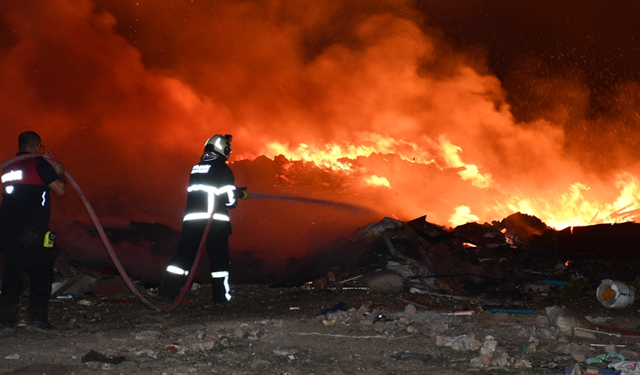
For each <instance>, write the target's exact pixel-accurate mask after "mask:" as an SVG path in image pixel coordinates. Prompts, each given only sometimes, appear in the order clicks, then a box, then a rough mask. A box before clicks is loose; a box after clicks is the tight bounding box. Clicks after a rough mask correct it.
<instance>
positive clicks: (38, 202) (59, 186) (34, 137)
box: [0, 131, 66, 332]
mask: <svg viewBox="0 0 640 375" xmlns="http://www.w3.org/2000/svg"><path fill="white" fill-rule="evenodd" d="M18 151H19V152H18V154H17V155H18V156H20V155H25V154H34V155H37V157H32V158H28V159H24V160H20V161H17V162H14V163H12V164H9V165H8V166H7V167H6V168H5V169H4V170H3V171H2V205H0V251H2V253H3V255H4V277H3V282H2V294H0V322H1V324H2V331H4V332H10V331H13V330H14V328H15V324H16V320H17V319H16V318H17V313H18V301H19V300H20V294H21V291H22V283H23V280H24V275H25V273H26V274H28V275H29V278H30V286H29V306H28V313H29V319H28V322H27V326H26V328H27V329H28V330H33V331H39V332H52V331H56V328H55V327H53V326H52V325H51V324H50V323H49V321H48V311H47V308H48V304H49V297H50V295H51V284H52V283H53V263H54V259H55V256H54V252H53V239H55V235H54V234H53V233H51V232H50V231H49V216H50V213H51V196H50V192H53V193H54V194H55V195H58V196H63V195H65V193H66V180H65V177H64V174H65V169H64V166H63V165H62V164H61V163H60V162H58V161H53V160H52V155H51V152H50V151H47V152H43V151H44V145H42V143H41V141H40V136H39V135H38V134H37V133H35V132H32V131H26V132H24V133H22V134H20V136H18Z"/></svg>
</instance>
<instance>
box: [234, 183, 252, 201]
mask: <svg viewBox="0 0 640 375" xmlns="http://www.w3.org/2000/svg"><path fill="white" fill-rule="evenodd" d="M235 197H236V199H242V200H245V199H247V198H249V192H248V191H247V187H246V186H245V187H239V188H236V190H235Z"/></svg>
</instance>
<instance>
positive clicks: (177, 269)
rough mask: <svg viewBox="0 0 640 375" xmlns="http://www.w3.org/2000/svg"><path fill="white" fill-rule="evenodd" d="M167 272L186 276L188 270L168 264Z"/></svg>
mask: <svg viewBox="0 0 640 375" xmlns="http://www.w3.org/2000/svg"><path fill="white" fill-rule="evenodd" d="M167 272H169V273H173V274H176V275H180V276H188V275H189V271H188V270H183V269H182V268H180V267H176V266H168V267H167Z"/></svg>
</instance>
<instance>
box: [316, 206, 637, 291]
mask: <svg viewBox="0 0 640 375" xmlns="http://www.w3.org/2000/svg"><path fill="white" fill-rule="evenodd" d="M608 227H609V231H608V232H607V233H609V236H607V235H605V234H604V233H602V231H603V229H602V228H600V227H599V226H595V227H583V228H580V229H579V230H578V229H577V228H574V229H576V233H590V234H591V235H592V236H595V237H598V236H600V237H599V238H600V240H599V241H598V242H593V243H594V244H600V245H601V248H600V249H601V250H600V252H601V253H604V252H606V251H607V250H610V249H612V248H613V247H618V249H614V250H613V251H614V253H616V254H622V251H621V250H620V247H619V246H620V241H617V242H616V241H615V239H616V238H618V239H619V236H616V237H613V236H611V233H610V232H612V231H613V233H620V231H622V232H623V233H627V234H628V233H629V231H630V228H631V227H633V228H635V229H636V230H637V229H638V224H635V223H625V224H615V225H608ZM612 228H613V229H612ZM570 229H571V228H569V229H567V230H564V231H560V232H558V231H556V230H554V229H552V228H550V227H548V226H547V225H545V224H544V223H543V222H542V221H541V220H539V219H538V218H536V217H534V216H530V215H526V214H522V213H515V214H513V215H510V216H508V217H506V218H505V219H503V220H501V221H494V222H492V223H490V224H489V223H484V224H479V223H467V224H464V225H460V226H457V227H455V228H445V227H442V226H438V225H435V224H433V223H430V222H428V221H426V217H425V216H422V217H419V218H416V219H414V220H411V221H408V222H402V221H398V220H395V219H392V218H389V217H386V218H384V219H383V220H382V221H380V222H378V223H372V224H369V225H368V226H366V227H364V228H361V229H359V230H358V231H356V232H355V233H354V235H353V236H352V237H351V238H350V239H349V240H348V241H343V242H342V243H341V244H340V245H339V246H338V248H339V249H340V250H338V251H337V253H345V252H349V251H350V250H353V249H358V250H357V251H358V252H360V253H361V254H363V255H362V256H361V258H359V260H358V261H357V263H356V264H355V265H354V267H353V269H354V270H355V271H354V272H355V273H356V274H358V275H362V277H361V278H360V284H361V285H363V286H366V287H369V288H370V289H372V290H374V291H378V292H392V291H399V290H400V288H404V289H406V290H410V291H411V292H415V293H427V294H429V293H438V294H446V295H486V296H494V297H495V296H500V297H509V298H513V299H519V298H521V297H522V294H523V293H525V292H527V291H530V290H533V289H535V290H537V288H538V286H536V285H537V284H545V282H543V280H546V281H549V280H550V279H556V280H555V281H556V282H557V283H559V284H562V285H568V284H569V281H568V280H571V279H572V278H575V277H576V276H578V277H580V278H584V280H585V282H591V283H599V282H600V281H601V280H602V279H607V278H613V279H617V280H624V281H629V282H631V281H634V280H635V279H636V277H637V276H638V271H637V267H636V266H635V265H634V264H633V263H629V262H628V261H633V259H635V255H634V254H629V255H628V256H627V257H626V258H625V257H621V258H620V259H618V260H619V261H621V262H611V261H609V260H611V259H609V258H607V257H606V256H605V257H601V258H597V257H596V256H595V254H594V253H592V254H591V255H592V257H591V258H589V259H588V262H585V261H584V259H585V258H584V257H582V258H577V259H576V260H573V259H572V258H571V257H570V256H571V255H573V254H572V253H571V250H572V249H574V248H575V247H576V246H580V245H581V244H584V242H585V235H580V236H576V237H573V236H571V234H570V233H569V234H567V233H565V232H567V231H569V232H570ZM622 238H623V239H628V238H626V237H622ZM607 239H608V240H609V241H610V242H609V243H607V242H606V241H607ZM603 241H604V242H603ZM607 245H608V246H607ZM593 246H596V245H592V247H593ZM366 249H369V250H368V251H367V250H366ZM622 249H624V248H622ZM625 261H627V262H625ZM623 262H624V264H623ZM314 263H315V264H317V263H318V262H317V261H315V260H314ZM330 273H331V274H333V273H335V272H333V271H332V272H330ZM324 283H326V280H323V278H320V279H318V280H316V282H315V283H314V284H318V285H324ZM548 286H549V285H546V286H542V288H543V289H544V288H547V289H548Z"/></svg>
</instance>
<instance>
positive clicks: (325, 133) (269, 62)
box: [0, 0, 640, 259]
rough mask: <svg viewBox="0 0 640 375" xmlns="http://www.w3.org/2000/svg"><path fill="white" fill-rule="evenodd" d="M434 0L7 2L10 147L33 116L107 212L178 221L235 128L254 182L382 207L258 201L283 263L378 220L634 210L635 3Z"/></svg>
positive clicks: (252, 185) (556, 218)
mask: <svg viewBox="0 0 640 375" xmlns="http://www.w3.org/2000/svg"><path fill="white" fill-rule="evenodd" d="M419 3H420V2H417V3H416V2H412V1H402V0H401V1H396V0H388V1H387V0H382V1H375V2H374V1H370V2H366V1H365V2H350V1H313V2H298V1H293V0H292V1H289V0H285V1H279V0H278V1H276V0H266V1H253V0H248V1H242V2H237V1H218V2H209V1H202V0H193V1H183V0H166V1H160V2H158V1H147V0H140V1H128V0H113V1H102V0H52V1H47V2H20V1H13V2H3V3H2V5H1V6H0V81H1V82H2V85H0V102H1V103H2V105H1V106H0V123H1V124H2V127H1V129H2V131H3V136H2V137H1V138H0V146H1V149H2V150H4V151H3V155H4V156H3V159H5V160H6V159H8V158H10V157H11V156H13V153H14V150H15V148H16V145H15V143H16V141H15V139H16V138H17V135H18V134H19V133H20V132H21V131H24V130H27V129H29V130H34V131H37V132H39V133H40V134H41V135H42V137H43V142H44V143H45V144H46V145H47V146H48V147H49V148H51V150H52V151H53V152H54V155H55V157H56V158H57V159H59V160H60V161H62V162H63V163H64V164H65V166H66V167H67V170H68V171H69V172H70V173H71V174H72V175H73V176H74V177H75V179H76V180H77V181H78V183H79V184H80V185H81V186H82V188H83V190H84V191H85V193H86V194H87V197H88V199H89V200H90V201H91V203H92V204H93V205H94V208H95V210H96V213H97V214H98V215H99V216H100V217H101V219H103V220H105V221H109V220H111V221H114V222H117V221H118V220H120V221H122V220H124V221H128V220H136V221H140V222H160V223H166V224H167V225H169V226H171V227H174V228H178V229H179V227H180V220H181V217H182V214H183V210H184V204H185V200H186V194H185V186H186V184H187V180H188V172H189V170H190V169H191V166H192V165H193V164H194V163H195V162H197V160H198V158H199V156H200V154H201V152H202V145H203V144H204V141H205V140H206V139H208V138H209V137H210V136H212V135H213V134H216V133H222V134H225V133H228V134H233V136H234V137H233V139H234V142H233V146H234V153H233V154H232V158H231V160H230V164H231V166H232V169H233V170H234V172H235V173H236V181H237V184H238V185H240V186H247V187H248V188H249V192H255V193H264V194H265V195H267V194H286V195H291V196H303V197H308V198H313V199H322V200H330V201H337V202H346V203H350V204H354V205H360V206H364V207H366V208H368V209H369V210H373V211H374V212H375V215H371V214H366V215H365V214H362V213H356V212H351V211H345V210H342V209H336V208H331V207H325V206H320V205H316V206H313V205H310V204H303V203H294V202H291V201H286V202H284V201H283V202H277V201H269V200H266V199H265V200H260V201H259V200H255V201H251V200H249V201H247V202H242V203H243V204H241V205H240V206H239V207H238V209H237V210H236V211H235V212H233V214H232V221H233V226H234V229H233V230H234V235H233V236H232V237H231V241H232V247H233V248H234V249H240V250H247V251H251V252H254V253H256V254H260V255H261V256H264V257H265V258H269V259H271V258H276V257H275V256H274V254H277V255H278V256H279V257H280V258H284V257H297V256H301V255H304V254H306V253H307V252H308V251H310V250H309V249H310V248H316V247H318V246H319V244H320V242H323V243H326V242H328V241H330V240H332V239H334V238H336V237H338V236H349V235H350V234H351V233H353V231H354V230H355V229H357V228H359V227H362V226H364V225H366V224H367V223H369V222H371V221H376V220H380V219H382V218H383V217H384V216H390V217H395V218H398V219H400V220H410V219H413V218H416V217H420V216H422V215H427V217H428V219H429V221H430V222H433V223H438V224H441V225H446V226H456V225H459V224H464V223H466V222H469V221H479V222H484V221H493V220H501V219H502V218H504V217H506V216H508V215H510V214H512V213H514V212H522V213H526V214H529V215H534V216H537V217H538V218H540V219H541V220H542V221H544V222H545V223H546V224H547V225H549V226H552V227H554V228H556V229H562V228H564V227H568V226H576V225H587V224H595V223H613V222H621V221H629V220H635V219H636V217H637V215H638V213H639V212H640V211H639V210H640V202H638V176H640V156H639V155H638V152H637V145H638V143H639V142H640V131H638V128H639V127H640V117H639V116H638V110H637V108H639V107H640V106H639V105H638V103H640V85H638V83H639V82H640V72H638V64H637V61H638V60H640V50H638V49H637V48H636V47H637V40H640V35H638V34H639V33H640V31H638V30H639V29H638V28H637V27H635V23H636V20H635V18H634V17H633V14H635V13H634V12H631V11H628V9H625V8H624V5H622V4H616V5H609V6H610V7H612V8H615V9H617V10H616V12H618V13H619V14H618V16H619V17H618V18H617V19H616V21H615V24H621V25H628V27H627V28H624V27H621V28H620V30H622V31H621V32H620V33H619V34H618V33H617V31H615V30H612V29H605V27H604V26H602V25H601V24H600V23H599V22H597V20H599V19H600V13H599V12H598V11H597V10H591V11H590V10H589V9H590V8H589V6H588V5H585V4H582V3H580V4H578V5H577V6H579V7H580V9H586V10H585V11H584V12H578V13H576V12H572V11H571V7H567V8H566V9H564V8H563V9H555V8H554V9H553V11H547V10H544V9H539V8H538V7H541V6H544V5H540V4H537V3H536V2H532V3H531V4H526V5H525V4H521V5H519V6H522V7H526V8H527V10H525V11H523V10H522V9H520V8H518V10H517V11H515V10H514V9H513V6H512V2H510V1H508V0H502V1H496V2H492V3H491V4H484V5H482V7H483V8H482V9H479V8H477V7H478V6H480V5H477V4H475V3H474V2H466V1H461V2H446V1H441V2H438V1H435V2H429V4H426V3H425V4H419ZM478 4H480V3H478ZM484 7H490V8H491V9H492V10H491V11H489V12H484V11H483V10H484V9H485V8H484ZM616 7H617V8H616ZM503 8H504V9H503ZM487 14H491V15H494V16H496V17H497V15H500V17H504V18H500V22H496V20H494V19H493V18H491V17H489V18H487V16H486V15H487ZM541 15H543V16H541ZM594 15H595V16H594ZM527 17H532V18H535V17H544V18H545V20H544V22H542V21H541V20H540V19H538V18H536V19H535V21H532V20H529V19H528V18H527ZM569 20H571V22H569ZM483 22H485V23H483ZM531 25H552V26H549V27H545V28H543V29H536V27H537V26H531ZM531 28H533V29H531ZM558 35H561V36H562V38H563V39H562V41H563V42H562V43H559V42H558V40H559V39H558V38H559V37H558ZM513 49H517V51H514V50H513ZM523 49H524V50H523ZM516 52H517V53H516ZM611 56H615V59H616V60H615V61H616V64H615V65H612V63H611V61H613V60H611ZM618 64H619V65H620V68H619V69H618V68H617V66H618ZM368 212H371V211H368ZM53 215H54V217H53V225H54V226H55V225H58V226H62V225H63V224H64V223H67V222H71V221H73V220H78V221H85V222H86V221H87V218H86V214H85V213H84V211H83V207H81V205H80V204H79V203H78V202H77V201H76V200H74V199H73V198H70V197H66V198H64V199H62V200H56V202H54V208H53ZM60 237H61V238H64V235H62V234H61V236H60Z"/></svg>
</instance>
